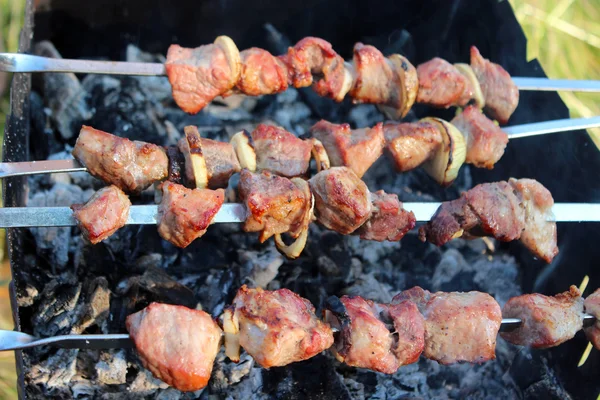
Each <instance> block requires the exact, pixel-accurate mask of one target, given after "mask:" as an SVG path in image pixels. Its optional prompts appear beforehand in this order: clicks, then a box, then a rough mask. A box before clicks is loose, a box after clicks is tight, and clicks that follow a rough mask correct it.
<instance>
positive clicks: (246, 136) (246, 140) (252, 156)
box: [230, 129, 256, 172]
mask: <svg viewBox="0 0 600 400" xmlns="http://www.w3.org/2000/svg"><path fill="white" fill-rule="evenodd" d="M230 143H231V145H232V146H233V150H234V151H235V155H236V156H237V159H238V161H239V163H240V167H241V168H242V169H244V168H245V169H247V170H248V171H250V172H254V171H256V151H255V150H254V145H253V143H252V135H250V132H248V131H247V130H245V129H244V130H243V131H241V132H238V133H236V134H235V135H233V137H232V138H231V141H230Z"/></svg>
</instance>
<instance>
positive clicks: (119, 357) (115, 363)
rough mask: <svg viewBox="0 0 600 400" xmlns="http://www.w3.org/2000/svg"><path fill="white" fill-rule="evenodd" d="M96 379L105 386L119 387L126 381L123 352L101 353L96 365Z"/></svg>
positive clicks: (125, 364) (125, 365)
mask: <svg viewBox="0 0 600 400" xmlns="http://www.w3.org/2000/svg"><path fill="white" fill-rule="evenodd" d="M96 379H97V380H98V382H99V383H102V384H105V385H120V384H123V383H125V382H126V381H127V359H126V358H125V351H124V350H119V351H114V352H103V353H101V355H100V361H98V363H97V364H96Z"/></svg>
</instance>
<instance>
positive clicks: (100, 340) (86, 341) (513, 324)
mask: <svg viewBox="0 0 600 400" xmlns="http://www.w3.org/2000/svg"><path fill="white" fill-rule="evenodd" d="M595 320H596V318H594V316H592V315H589V314H585V315H584V317H583V324H584V326H588V325H591V324H593V323H594V321H595ZM520 325H521V320H520V319H519V318H503V319H502V324H501V325H500V332H508V331H511V330H514V329H516V328H518V327H519V326H520ZM332 330H333V331H334V333H335V332H337V329H335V328H333V329H332ZM37 346H55V347H61V348H64V349H118V348H130V347H133V342H132V341H131V338H130V337H129V335H128V334H126V333H123V334H109V335H61V336H52V337H48V338H37V337H35V336H32V335H29V334H27V333H23V332H16V331H7V330H0V351H10V350H23V349H27V348H31V347H37Z"/></svg>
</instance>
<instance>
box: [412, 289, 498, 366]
mask: <svg viewBox="0 0 600 400" xmlns="http://www.w3.org/2000/svg"><path fill="white" fill-rule="evenodd" d="M423 316H424V317H425V350H424V351H423V355H424V356H425V357H427V358H429V359H431V360H436V361H437V362H439V363H441V364H453V363H456V362H471V363H482V362H484V361H487V360H493V359H495V358H496V353H495V352H496V336H497V335H498V331H499V330H500V325H501V323H502V312H501V310H500V306H499V305H498V303H497V302H496V300H494V298H493V297H492V296H490V295H489V294H487V293H481V292H467V293H459V292H451V293H443V292H437V293H433V294H431V296H430V298H429V301H428V302H427V305H426V306H425V310H424V311H423Z"/></svg>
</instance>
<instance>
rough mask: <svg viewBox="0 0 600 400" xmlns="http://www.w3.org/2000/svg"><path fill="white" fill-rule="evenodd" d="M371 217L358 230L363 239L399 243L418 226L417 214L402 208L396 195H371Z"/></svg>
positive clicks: (379, 192)
mask: <svg viewBox="0 0 600 400" xmlns="http://www.w3.org/2000/svg"><path fill="white" fill-rule="evenodd" d="M371 204H372V211H371V217H370V218H369V219H368V220H367V222H365V223H364V224H363V225H362V226H361V227H360V228H358V230H357V231H356V233H357V234H359V235H360V238H361V239H365V240H377V241H379V242H382V241H384V240H389V241H390V242H397V241H398V240H400V239H402V238H403V237H404V235H406V233H407V232H408V231H410V230H411V229H412V228H414V227H415V225H416V223H417V222H416V218H415V214H413V212H412V211H406V210H405V209H404V208H402V203H401V202H400V201H399V200H398V196H397V195H395V194H387V193H385V192H384V191H383V190H379V191H377V192H375V193H371Z"/></svg>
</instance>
